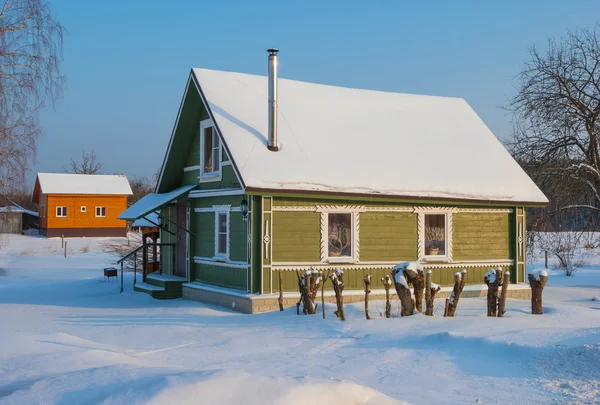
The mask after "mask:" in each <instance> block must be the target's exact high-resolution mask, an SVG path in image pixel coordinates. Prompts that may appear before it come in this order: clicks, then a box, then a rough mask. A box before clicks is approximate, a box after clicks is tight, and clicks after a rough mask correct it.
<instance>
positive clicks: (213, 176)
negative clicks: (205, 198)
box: [198, 119, 223, 182]
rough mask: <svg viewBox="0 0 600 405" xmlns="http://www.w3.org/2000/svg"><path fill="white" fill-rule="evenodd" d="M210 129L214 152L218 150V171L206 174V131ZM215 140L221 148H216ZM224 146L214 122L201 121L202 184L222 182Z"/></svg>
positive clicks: (200, 177) (200, 178)
mask: <svg viewBox="0 0 600 405" xmlns="http://www.w3.org/2000/svg"><path fill="white" fill-rule="evenodd" d="M210 127H212V136H213V142H212V145H213V151H214V150H215V149H218V153H217V170H214V171H212V172H208V173H205V172H204V131H205V129H207V128H210ZM215 139H217V140H218V142H219V146H218V147H217V148H215V146H214V144H215ZM222 145H223V142H221V138H220V137H219V134H218V133H217V127H216V126H215V125H214V123H213V121H212V120H211V119H207V120H202V121H200V176H199V177H198V179H199V180H200V182H205V181H219V180H221V168H222V166H221V154H222V152H223V151H222V150H221V148H222ZM213 151H211V154H212V153H213ZM213 164H214V162H213Z"/></svg>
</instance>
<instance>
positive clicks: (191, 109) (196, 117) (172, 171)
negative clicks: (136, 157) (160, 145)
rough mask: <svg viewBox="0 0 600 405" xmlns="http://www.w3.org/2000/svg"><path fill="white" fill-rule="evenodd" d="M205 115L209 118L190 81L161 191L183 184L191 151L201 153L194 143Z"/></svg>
mask: <svg viewBox="0 0 600 405" xmlns="http://www.w3.org/2000/svg"><path fill="white" fill-rule="evenodd" d="M203 117H204V118H208V113H207V112H206V110H205V108H204V106H203V104H202V100H201V98H200V94H198V91H197V90H196V87H195V86H194V83H193V82H190V84H189V86H188V89H187V93H186V94H185V95H184V100H183V105H182V107H181V112H180V114H179V121H178V123H177V126H176V127H175V128H174V133H173V139H172V142H171V148H170V149H169V150H168V151H167V156H165V159H166V162H165V164H164V169H163V173H162V178H161V182H160V184H159V187H158V192H159V193H166V192H169V191H171V190H173V189H175V188H177V186H178V185H180V184H181V175H182V173H183V168H184V167H185V165H186V163H187V162H188V160H189V159H193V158H190V153H198V154H199V153H200V150H199V148H195V150H194V151H192V144H193V142H194V141H195V137H196V136H197V135H198V132H199V128H200V121H201V120H202V119H203ZM196 161H198V160H196ZM192 166H193V165H192Z"/></svg>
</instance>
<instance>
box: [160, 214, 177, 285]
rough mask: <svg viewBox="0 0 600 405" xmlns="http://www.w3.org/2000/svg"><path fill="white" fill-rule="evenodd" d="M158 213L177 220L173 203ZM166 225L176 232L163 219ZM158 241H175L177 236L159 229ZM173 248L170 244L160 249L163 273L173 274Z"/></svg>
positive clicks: (174, 220) (171, 225)
mask: <svg viewBox="0 0 600 405" xmlns="http://www.w3.org/2000/svg"><path fill="white" fill-rule="evenodd" d="M160 215H161V216H162V217H164V218H168V219H169V220H171V221H173V222H177V210H176V208H175V206H174V205H167V206H165V207H163V208H161V210H160ZM164 222H165V223H166V224H167V225H166V226H167V228H168V229H169V230H170V231H171V232H173V233H176V230H175V226H174V225H173V224H172V223H170V222H168V221H164ZM160 241H161V243H175V242H177V238H176V236H175V235H171V234H170V233H169V232H166V231H161V232H160ZM173 260H174V255H173V248H172V247H170V246H163V247H161V249H160V265H161V267H162V272H163V273H165V274H173Z"/></svg>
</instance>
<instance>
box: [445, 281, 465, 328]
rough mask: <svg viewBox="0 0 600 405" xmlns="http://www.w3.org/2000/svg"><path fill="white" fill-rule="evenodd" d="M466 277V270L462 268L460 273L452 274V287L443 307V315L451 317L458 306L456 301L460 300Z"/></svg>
mask: <svg viewBox="0 0 600 405" xmlns="http://www.w3.org/2000/svg"><path fill="white" fill-rule="evenodd" d="M466 279H467V270H463V271H461V272H460V273H458V272H457V273H455V274H454V288H453V289H452V292H451V293H450V298H446V307H445V309H444V316H447V317H453V316H454V314H455V313H456V308H457V307H458V301H459V300H460V294H461V293H462V291H463V288H465V282H466Z"/></svg>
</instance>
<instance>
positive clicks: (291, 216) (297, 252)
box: [272, 212, 321, 262]
mask: <svg viewBox="0 0 600 405" xmlns="http://www.w3.org/2000/svg"><path fill="white" fill-rule="evenodd" d="M320 223H321V214H319V213H317V212H274V213H273V235H272V238H273V261H275V262H318V261H320V260H321V228H320V226H321V225H320Z"/></svg>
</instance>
